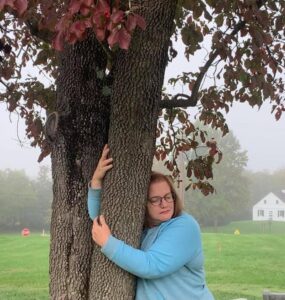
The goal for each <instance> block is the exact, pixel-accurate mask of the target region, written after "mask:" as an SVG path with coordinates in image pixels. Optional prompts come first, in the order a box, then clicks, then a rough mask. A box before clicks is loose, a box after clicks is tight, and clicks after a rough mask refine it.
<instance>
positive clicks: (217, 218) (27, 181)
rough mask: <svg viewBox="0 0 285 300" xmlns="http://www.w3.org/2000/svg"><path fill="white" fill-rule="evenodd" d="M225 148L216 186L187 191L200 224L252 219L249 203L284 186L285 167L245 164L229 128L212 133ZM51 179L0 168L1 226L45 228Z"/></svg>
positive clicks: (188, 203) (47, 175)
mask: <svg viewBox="0 0 285 300" xmlns="http://www.w3.org/2000/svg"><path fill="white" fill-rule="evenodd" d="M210 134H212V135H213V137H214V138H215V139H216V140H219V141H218V142H219V145H220V147H221V150H222V151H223V160H222V161H221V163H220V164H218V165H217V166H216V167H215V168H214V179H213V182H212V183H213V185H214V187H215V189H216V192H215V193H214V194H212V195H208V196H203V194H202V193H201V192H200V191H199V190H188V191H186V192H185V208H186V210H187V211H189V212H190V213H191V214H192V215H194V216H195V217H196V218H197V219H198V221H199V223H200V225H201V226H219V225H224V224H227V223H229V222H231V221H236V220H250V219H251V216H252V206H253V205H254V204H255V203H256V202H257V201H259V200H260V199H261V198H263V197H264V196H265V195H266V194H268V193H269V192H275V191H281V190H283V189H285V168H283V169H280V170H278V171H275V172H274V173H269V172H268V171H262V172H252V171H248V170H246V169H245V167H246V164H247V155H246V151H242V150H241V148H240V144H239V142H238V140H237V139H236V138H235V136H234V135H233V134H232V133H229V134H228V135H227V136H225V137H223V138H221V137H220V136H219V135H217V133H214V132H212V133H210ZM51 202H52V180H51V177H50V172H49V169H48V168H47V167H45V166H42V167H41V168H40V171H39V173H38V176H37V178H36V179H31V178H29V177H28V176H27V175H26V174H25V172H24V171H22V170H21V171H19V170H9V169H7V170H0V207H1V209H0V231H1V232H7V231H20V230H21V229H22V228H24V227H28V228H30V229H32V230H36V231H41V230H43V229H44V230H46V231H48V230H49V226H50V215H51Z"/></svg>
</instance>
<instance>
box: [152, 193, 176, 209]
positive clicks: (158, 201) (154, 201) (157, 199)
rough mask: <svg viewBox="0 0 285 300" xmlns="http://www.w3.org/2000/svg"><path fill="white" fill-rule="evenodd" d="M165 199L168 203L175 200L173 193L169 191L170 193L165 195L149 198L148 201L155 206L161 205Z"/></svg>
mask: <svg viewBox="0 0 285 300" xmlns="http://www.w3.org/2000/svg"><path fill="white" fill-rule="evenodd" d="M163 199H164V200H165V201H166V202H167V203H171V202H173V201H174V198H173V196H172V193H168V194H166V195H164V196H163V197H160V196H155V197H151V198H149V199H148V201H149V202H150V203H151V204H152V205H154V206H159V205H161V203H162V200H163Z"/></svg>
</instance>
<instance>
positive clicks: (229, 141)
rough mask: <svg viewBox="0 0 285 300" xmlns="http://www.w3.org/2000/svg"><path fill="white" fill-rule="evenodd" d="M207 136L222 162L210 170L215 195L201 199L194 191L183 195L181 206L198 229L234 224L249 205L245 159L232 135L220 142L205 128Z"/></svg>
mask: <svg viewBox="0 0 285 300" xmlns="http://www.w3.org/2000/svg"><path fill="white" fill-rule="evenodd" d="M206 131H207V134H208V135H209V136H211V137H212V138H215V140H216V141H217V142H218V144H219V145H220V148H221V150H222V152H223V160H222V161H221V163H220V164H219V165H215V166H214V168H213V173H214V175H213V180H212V184H213V186H214V187H215V193H213V194H211V195H208V196H207V197H205V196H204V195H201V193H199V192H198V191H197V190H189V191H188V192H186V196H185V205H186V207H187V209H188V210H189V212H190V213H191V214H193V215H194V216H195V217H196V218H197V219H198V220H199V223H200V224H201V225H204V226H218V225H222V224H226V223H227V222H229V221H233V220H238V219H240V217H241V216H242V214H243V213H244V211H245V210H247V209H248V207H249V205H250V195H249V180H248V178H247V176H246V175H245V167H246V164H247V155H246V152H245V151H242V150H241V148H240V144H239V142H238V140H237V139H236V137H235V136H234V135H233V133H232V132H229V134H228V135H226V136H225V137H223V138H222V136H221V134H220V133H219V132H217V131H214V130H212V129H211V128H209V129H208V130H206Z"/></svg>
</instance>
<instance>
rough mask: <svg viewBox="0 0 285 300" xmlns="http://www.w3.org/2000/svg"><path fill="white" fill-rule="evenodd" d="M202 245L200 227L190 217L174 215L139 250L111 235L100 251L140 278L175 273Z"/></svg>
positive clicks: (158, 276)
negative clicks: (148, 246) (152, 238)
mask: <svg viewBox="0 0 285 300" xmlns="http://www.w3.org/2000/svg"><path fill="white" fill-rule="evenodd" d="M201 249H202V246H201V237H200V228H199V225H198V224H197V222H196V221H195V220H194V219H192V218H190V217H189V216H188V217H178V218H176V219H173V221H171V223H170V224H168V225H167V226H166V227H165V228H164V229H163V230H162V231H161V232H160V233H159V235H158V237H157V239H156V240H155V242H154V243H153V244H152V245H151V247H150V248H149V249H148V250H146V251H143V250H138V249H135V248H133V247H131V246H129V245H126V244H125V243H124V242H123V241H121V240H118V239H116V238H115V237H113V236H110V237H109V239H108V241H107V243H106V244H105V245H104V246H103V247H102V249H101V251H102V252H103V253H104V254H105V255H106V256H107V257H108V258H109V259H110V260H111V261H113V262H114V263H115V264H117V265H118V266H119V267H121V268H122V269H124V270H126V271H128V272H130V273H132V274H134V275H136V276H138V277H140V278H147V279H153V278H160V277H164V276H166V275H169V274H172V273H174V272H176V271H178V270H179V269H180V268H181V267H183V266H184V265H185V264H186V263H187V262H189V261H190V260H191V259H192V258H194V257H195V256H196V255H197V254H198V253H200V251H201Z"/></svg>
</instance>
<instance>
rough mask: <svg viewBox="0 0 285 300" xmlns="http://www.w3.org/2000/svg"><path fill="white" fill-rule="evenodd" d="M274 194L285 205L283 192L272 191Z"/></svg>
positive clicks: (284, 191)
mask: <svg viewBox="0 0 285 300" xmlns="http://www.w3.org/2000/svg"><path fill="white" fill-rule="evenodd" d="M274 194H275V195H276V196H277V197H278V198H279V199H280V200H281V201H282V202H284V203H285V190H282V191H274Z"/></svg>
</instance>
